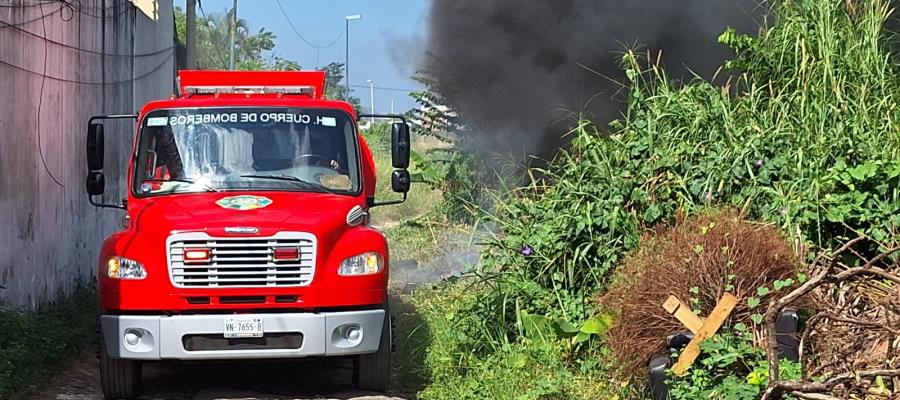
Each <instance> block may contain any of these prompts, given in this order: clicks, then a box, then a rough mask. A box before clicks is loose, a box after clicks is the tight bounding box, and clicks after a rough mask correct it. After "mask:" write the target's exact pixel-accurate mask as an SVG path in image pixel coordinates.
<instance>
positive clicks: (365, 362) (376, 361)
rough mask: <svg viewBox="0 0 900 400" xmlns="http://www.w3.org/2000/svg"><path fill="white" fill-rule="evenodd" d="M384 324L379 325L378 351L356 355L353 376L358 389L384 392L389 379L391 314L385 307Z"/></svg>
mask: <svg viewBox="0 0 900 400" xmlns="http://www.w3.org/2000/svg"><path fill="white" fill-rule="evenodd" d="M384 311H385V313H384V324H382V325H381V341H380V342H379V343H378V351H377V352H375V353H372V354H363V355H361V356H357V357H356V359H355V360H354V363H353V376H354V381H355V382H356V387H357V388H359V389H360V390H370V391H374V392H384V391H385V390H387V387H388V383H389V382H390V380H391V346H392V344H391V342H392V340H391V338H392V333H393V329H392V327H391V325H392V324H391V316H390V311H389V309H388V308H385V310H384Z"/></svg>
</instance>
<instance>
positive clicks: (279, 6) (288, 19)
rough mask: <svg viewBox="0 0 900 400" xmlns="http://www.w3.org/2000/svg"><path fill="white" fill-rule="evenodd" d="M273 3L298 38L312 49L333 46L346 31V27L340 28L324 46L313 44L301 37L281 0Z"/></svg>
mask: <svg viewBox="0 0 900 400" xmlns="http://www.w3.org/2000/svg"><path fill="white" fill-rule="evenodd" d="M275 4H277V5H278V9H279V10H281V15H283V16H284V19H285V20H286V21H287V23H288V25H290V26H291V29H292V30H293V31H294V33H296V34H297V37H299V38H300V40H302V41H303V42H304V43H306V44H307V45H309V47H312V48H314V49H316V50H324V49H327V48H329V47H331V46H334V45H335V44H337V42H338V40H341V38H342V37H343V36H344V33H346V32H345V31H346V29H343V30H341V33H339V34H338V35H337V37H336V38H334V40H332V41H331V43H328V44H327V45H325V46H318V45H315V44H313V43H312V42H310V41H309V40H306V38H305V37H303V34H302V33H300V30H298V29H297V27H295V26H294V23H293V22H292V21H291V18H290V17H288V15H287V12H285V11H284V7H282V6H281V0H275Z"/></svg>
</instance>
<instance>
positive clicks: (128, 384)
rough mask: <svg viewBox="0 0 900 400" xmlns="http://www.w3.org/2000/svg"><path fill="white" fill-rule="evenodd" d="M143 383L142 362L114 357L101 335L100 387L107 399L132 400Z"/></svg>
mask: <svg viewBox="0 0 900 400" xmlns="http://www.w3.org/2000/svg"><path fill="white" fill-rule="evenodd" d="M140 384H141V363H140V361H135V360H122V359H117V358H112V357H110V356H109V354H108V353H107V351H106V343H104V339H103V335H100V389H102V390H103V397H104V398H106V399H107V400H130V399H134V398H136V397H137V395H138V389H139V388H140Z"/></svg>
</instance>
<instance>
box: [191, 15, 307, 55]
mask: <svg viewBox="0 0 900 400" xmlns="http://www.w3.org/2000/svg"><path fill="white" fill-rule="evenodd" d="M231 16H232V14H231V13H230V12H229V13H212V14H209V15H205V16H203V17H201V18H198V20H197V67H198V68H200V69H228V67H229V65H228V62H229V45H230V43H231V41H230V39H231V38H230V33H231ZM186 27H187V16H186V15H185V13H184V11H183V10H182V9H181V8H180V7H175V31H176V35H177V39H178V43H179V45H181V46H183V45H184V43H185V34H186V31H187V29H186ZM275 39H276V35H275V33H273V32H269V31H267V30H266V29H265V28H261V29H260V30H259V31H258V32H256V33H251V31H250V28H249V27H248V25H247V20H245V19H238V20H237V26H236V29H235V40H234V42H235V48H234V64H235V65H234V66H235V69H238V70H278V71H296V70H299V69H300V64H299V63H297V62H296V61H294V60H290V59H287V58H284V57H281V56H279V55H277V54H272V53H271V52H272V49H274V48H275Z"/></svg>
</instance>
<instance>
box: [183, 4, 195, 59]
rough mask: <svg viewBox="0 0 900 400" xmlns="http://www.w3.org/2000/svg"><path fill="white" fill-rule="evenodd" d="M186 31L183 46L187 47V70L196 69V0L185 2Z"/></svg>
mask: <svg viewBox="0 0 900 400" xmlns="http://www.w3.org/2000/svg"><path fill="white" fill-rule="evenodd" d="M186 22H187V29H185V38H184V41H185V46H186V47H187V49H186V50H187V57H186V58H187V60H185V61H186V64H187V65H186V68H187V69H197V0H187V21H186Z"/></svg>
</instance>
